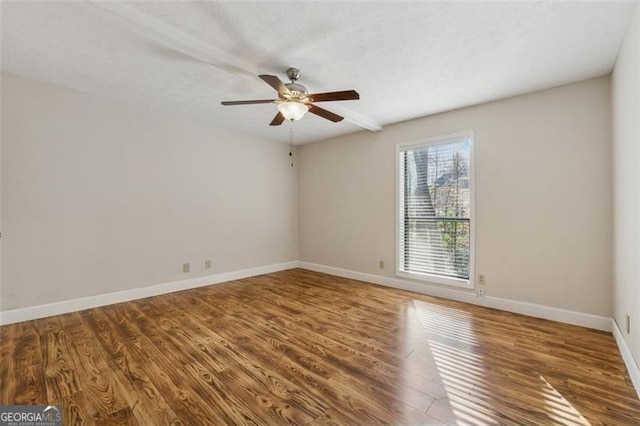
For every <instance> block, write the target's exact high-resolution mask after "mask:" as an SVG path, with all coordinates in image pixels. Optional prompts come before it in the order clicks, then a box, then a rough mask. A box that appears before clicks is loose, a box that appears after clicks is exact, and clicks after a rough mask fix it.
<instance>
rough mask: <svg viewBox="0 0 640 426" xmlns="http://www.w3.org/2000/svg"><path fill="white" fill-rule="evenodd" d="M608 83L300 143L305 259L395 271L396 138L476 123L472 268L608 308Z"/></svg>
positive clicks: (603, 311)
mask: <svg viewBox="0 0 640 426" xmlns="http://www.w3.org/2000/svg"><path fill="white" fill-rule="evenodd" d="M609 84H610V81H609V78H608V77H603V78H598V79H592V80H587V81H583V82H579V83H575V84H571V85H567V86H562V87H558V88H555V89H550V90H545V91H541V92H536V93H532V94H528V95H524V96H519V97H515V98H510V99H506V100H502V101H498V102H492V103H488V104H483V105H479V106H475V107H470V108H465V109H462V110H457V111H453V112H449V113H444V114H439V115H435V116H430V117H425V118H421V119H417V120H413V121H409V122H405V123H400V124H396V125H392V126H388V127H386V128H385V129H384V130H383V131H382V132H379V133H358V134H354V135H349V136H344V137H340V138H335V139H331V140H327V141H321V142H318V143H313V144H309V145H304V146H302V147H300V149H299V155H298V158H299V165H300V171H299V173H300V183H299V197H300V202H299V213H298V216H299V226H300V228H299V233H300V237H299V238H300V239H299V241H300V242H299V251H300V259H301V260H303V261H307V262H312V263H317V264H321V265H327V266H332V267H338V268H344V269H348V270H352V271H357V272H363V273H368V274H378V275H382V276H387V277H392V276H394V266H393V265H394V264H395V261H394V257H395V252H394V247H395V245H394V238H395V237H394V235H395V218H394V213H395V212H394V203H395V144H397V143H399V142H406V141H412V140H418V139H422V138H427V137H432V136H438V135H442V134H448V133H454V132H459V131H465V130H474V131H475V147H476V152H475V154H476V162H475V163H476V224H477V232H476V236H477V242H476V249H477V251H476V254H477V257H476V272H477V273H483V274H486V277H487V288H486V293H487V295H489V296H494V297H501V298H505V299H512V300H517V301H525V302H531V303H536V304H541V305H545V306H551V307H558V308H563V309H569V310H574V311H579V312H585V313H592V314H599V315H611V312H612V289H611V274H612V272H611V236H612V225H611V217H612V207H611V203H612V197H611V123H610V119H611V118H610V117H611V116H610V91H609ZM379 260H383V261H384V262H385V264H386V268H385V269H384V270H380V269H379V268H378V261H379Z"/></svg>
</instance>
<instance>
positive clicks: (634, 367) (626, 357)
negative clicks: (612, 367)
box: [611, 319, 640, 398]
mask: <svg viewBox="0 0 640 426" xmlns="http://www.w3.org/2000/svg"><path fill="white" fill-rule="evenodd" d="M611 323H612V327H613V337H614V339H616V343H617V344H618V349H619V350H620V355H622V360H623V361H624V365H626V367H627V371H628V372H629V377H631V383H633V387H634V388H636V393H637V394H638V398H640V367H638V364H637V363H636V360H635V359H634V358H633V355H632V354H631V349H629V345H627V341H626V340H624V337H623V336H622V331H621V330H620V327H618V323H617V322H616V320H615V319H612V320H611Z"/></svg>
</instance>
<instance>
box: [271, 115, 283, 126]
mask: <svg viewBox="0 0 640 426" xmlns="http://www.w3.org/2000/svg"><path fill="white" fill-rule="evenodd" d="M283 122H284V115H282V113H280V112H279V113H277V114H276V116H275V117H273V120H271V123H269V126H279V125H281V124H282V123H283Z"/></svg>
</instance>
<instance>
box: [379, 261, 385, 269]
mask: <svg viewBox="0 0 640 426" xmlns="http://www.w3.org/2000/svg"><path fill="white" fill-rule="evenodd" d="M378 266H379V267H380V269H384V260H381V261H380V262H378Z"/></svg>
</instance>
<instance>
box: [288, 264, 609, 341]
mask: <svg viewBox="0 0 640 426" xmlns="http://www.w3.org/2000/svg"><path fill="white" fill-rule="evenodd" d="M298 267H300V268H303V269H308V270H310V271H316V272H323V273H325V274H330V275H337V276H339V277H344V278H350V279H355V280H360V281H365V282H369V283H373V284H379V285H383V286H386V287H393V288H398V289H401V290H408V291H413V292H415V293H421V294H426V295H429V296H435V297H442V298H445V299H451V300H456V301H459V302H466V303H471V304H473V305H480V306H486V307H488V308H495V309H500V310H503V311H508V312H514V313H517V314H523V315H528V316H531V317H536V318H544V319H548V320H553V321H559V322H564V323H567V324H574V325H579V326H582V327H588V328H594V329H596V330H603V331H611V318H610V317H605V316H601V315H594V314H587V313H583V312H576V311H569V310H566V309H559V308H552V307H549V306H543V305H536V304H534V303H528V302H520V301H517V300H509V299H501V298H499V297H491V296H486V297H483V298H479V297H476V294H475V292H473V291H469V290H462V289H461V290H457V289H450V288H444V287H439V286H436V285H430V284H426V283H418V282H414V281H410V280H405V279H401V278H391V277H383V276H380V275H373V274H366V273H363V272H356V271H350V270H348V269H342V268H334V267H332V266H325V265H319V264H316V263H310V262H303V261H300V262H298Z"/></svg>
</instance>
